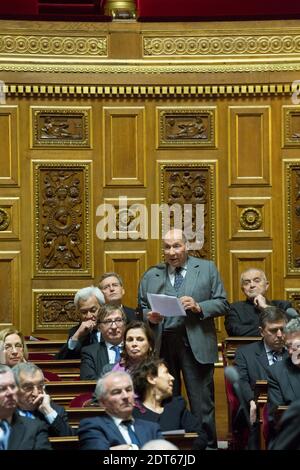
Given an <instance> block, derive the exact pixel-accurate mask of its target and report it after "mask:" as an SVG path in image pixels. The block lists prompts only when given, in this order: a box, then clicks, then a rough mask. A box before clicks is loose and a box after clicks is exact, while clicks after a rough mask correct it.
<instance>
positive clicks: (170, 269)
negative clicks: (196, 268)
mask: <svg viewBox="0 0 300 470" xmlns="http://www.w3.org/2000/svg"><path fill="white" fill-rule="evenodd" d="M175 270H176V268H174V266H170V265H169V267H168V274H169V279H170V282H171V284H172V286H173V287H174V282H175ZM186 272H187V262H186V263H185V264H184V265H183V266H181V272H180V274H181V275H182V277H183V279H184V278H185V276H186Z"/></svg>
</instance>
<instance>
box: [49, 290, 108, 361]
mask: <svg viewBox="0 0 300 470" xmlns="http://www.w3.org/2000/svg"><path fill="white" fill-rule="evenodd" d="M104 303H105V300H104V296H103V294H102V292H101V290H100V289H98V287H94V286H90V287H84V288H83V289H80V290H79V291H78V292H76V294H75V297H74V305H75V308H76V312H77V314H78V316H79V317H80V319H81V320H80V323H79V324H78V325H76V326H73V328H71V329H70V330H69V335H68V340H67V342H66V344H64V345H63V346H62V348H61V349H60V351H59V352H58V353H57V355H56V359H80V352H81V348H82V347H83V346H87V345H88V344H92V343H99V341H100V336H101V335H100V333H99V331H98V330H97V315H98V312H99V310H100V307H101V305H103V304H104Z"/></svg>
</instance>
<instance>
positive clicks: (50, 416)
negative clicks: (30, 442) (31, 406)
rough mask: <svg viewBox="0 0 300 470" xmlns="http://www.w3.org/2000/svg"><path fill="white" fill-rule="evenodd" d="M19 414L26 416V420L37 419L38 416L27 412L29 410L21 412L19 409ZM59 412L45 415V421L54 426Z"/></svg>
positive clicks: (53, 411)
mask: <svg viewBox="0 0 300 470" xmlns="http://www.w3.org/2000/svg"><path fill="white" fill-rule="evenodd" d="M18 413H19V415H20V416H25V417H26V418H30V419H36V416H35V414H34V413H33V412H31V411H27V410H19V409H18ZM57 414H58V413H57V411H55V410H53V409H52V411H51V412H50V413H49V414H47V415H44V416H45V419H46V421H47V422H48V423H49V424H52V423H53V421H55V419H56V417H57Z"/></svg>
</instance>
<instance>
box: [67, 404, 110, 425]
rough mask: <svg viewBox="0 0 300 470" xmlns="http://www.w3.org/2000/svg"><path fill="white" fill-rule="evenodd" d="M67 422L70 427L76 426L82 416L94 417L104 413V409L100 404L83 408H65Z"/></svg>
mask: <svg viewBox="0 0 300 470" xmlns="http://www.w3.org/2000/svg"><path fill="white" fill-rule="evenodd" d="M66 412H67V413H68V420H69V424H70V425H71V426H72V427H74V428H75V427H78V426H79V422H80V420H82V419H84V418H94V417H95V416H101V415H102V414H104V413H105V412H104V409H103V408H101V407H100V406H87V407H84V408H66Z"/></svg>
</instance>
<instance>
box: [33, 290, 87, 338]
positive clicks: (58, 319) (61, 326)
mask: <svg viewBox="0 0 300 470" xmlns="http://www.w3.org/2000/svg"><path fill="white" fill-rule="evenodd" d="M76 292H77V289H47V290H46V289H33V290H32V306H33V310H32V331H33V332H36V331H45V332H50V331H51V330H56V331H66V330H67V329H69V328H71V327H72V326H74V325H75V324H76V323H78V322H79V321H80V316H79V315H78V313H77V312H76V309H75V305H74V302H73V300H74V295H75V294H76ZM61 300H65V303H62V302H60V301H61ZM62 319H64V320H65V321H62Z"/></svg>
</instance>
